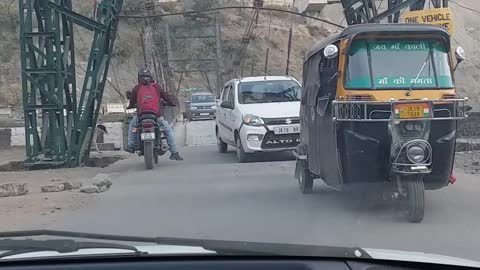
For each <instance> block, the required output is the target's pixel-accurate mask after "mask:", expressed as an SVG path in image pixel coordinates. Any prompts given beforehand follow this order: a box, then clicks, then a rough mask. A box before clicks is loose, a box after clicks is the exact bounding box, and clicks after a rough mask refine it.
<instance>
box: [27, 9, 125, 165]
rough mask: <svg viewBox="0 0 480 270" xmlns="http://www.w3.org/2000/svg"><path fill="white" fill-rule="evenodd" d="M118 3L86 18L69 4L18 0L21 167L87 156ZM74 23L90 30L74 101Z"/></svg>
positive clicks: (78, 160) (70, 161)
mask: <svg viewBox="0 0 480 270" xmlns="http://www.w3.org/2000/svg"><path fill="white" fill-rule="evenodd" d="M122 4H123V0H104V1H102V2H101V3H99V4H98V6H97V7H96V14H95V17H96V20H92V19H89V18H87V17H85V16H82V15H80V14H78V13H75V12H73V11H72V0H19V18H20V54H21V55H20V56H21V77H22V92H23V109H24V118H25V141H26V160H25V165H26V166H36V165H47V166H70V167H74V166H78V165H79V164H81V163H82V162H83V161H85V159H86V158H87V157H88V155H89V152H90V147H91V141H92V137H93V132H94V129H95V125H96V122H97V118H98V114H99V110H100V105H101V101H102V96H103V90H104V86H105V81H106V77H107V73H108V66H109V63H110V59H111V54H112V51H113V45H114V41H115V37H116V31H117V26H118V15H119V14H120V11H121V8H122ZM74 24H76V25H79V26H81V27H84V28H86V29H88V30H90V31H92V32H93V42H92V47H91V50H90V57H89V60H88V66H87V69H86V74H85V81H84V83H83V87H82V92H81V94H80V100H79V102H77V91H76V89H77V84H76V73H75V53H74V37H73V26H74ZM39 116H41V119H42V121H41V127H39V126H38V123H39V121H38V117H39Z"/></svg>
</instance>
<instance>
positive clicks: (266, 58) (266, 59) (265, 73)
mask: <svg viewBox="0 0 480 270" xmlns="http://www.w3.org/2000/svg"><path fill="white" fill-rule="evenodd" d="M269 53H270V48H267V54H266V55H265V70H264V71H263V74H264V75H265V76H267V74H268V54H269Z"/></svg>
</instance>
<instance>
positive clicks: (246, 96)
mask: <svg viewBox="0 0 480 270" xmlns="http://www.w3.org/2000/svg"><path fill="white" fill-rule="evenodd" d="M301 96H302V95H301V87H300V85H298V83H296V82H294V81H255V82H241V83H240V84H239V91H238V100H239V103H240V104H253V103H270V102H291V101H300V99H301Z"/></svg>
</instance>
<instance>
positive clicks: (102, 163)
mask: <svg viewBox="0 0 480 270" xmlns="http://www.w3.org/2000/svg"><path fill="white" fill-rule="evenodd" d="M122 159H124V157H119V156H117V157H91V158H89V159H88V161H87V162H85V166H87V167H98V168H106V167H108V166H110V165H112V164H113V163H115V162H117V161H119V160H122Z"/></svg>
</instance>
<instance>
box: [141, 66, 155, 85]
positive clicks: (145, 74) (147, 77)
mask: <svg viewBox="0 0 480 270" xmlns="http://www.w3.org/2000/svg"><path fill="white" fill-rule="evenodd" d="M152 81H153V76H152V72H151V71H150V70H149V69H148V68H146V67H144V68H141V69H140V70H139V71H138V82H139V83H142V84H149V83H150V82H152Z"/></svg>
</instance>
